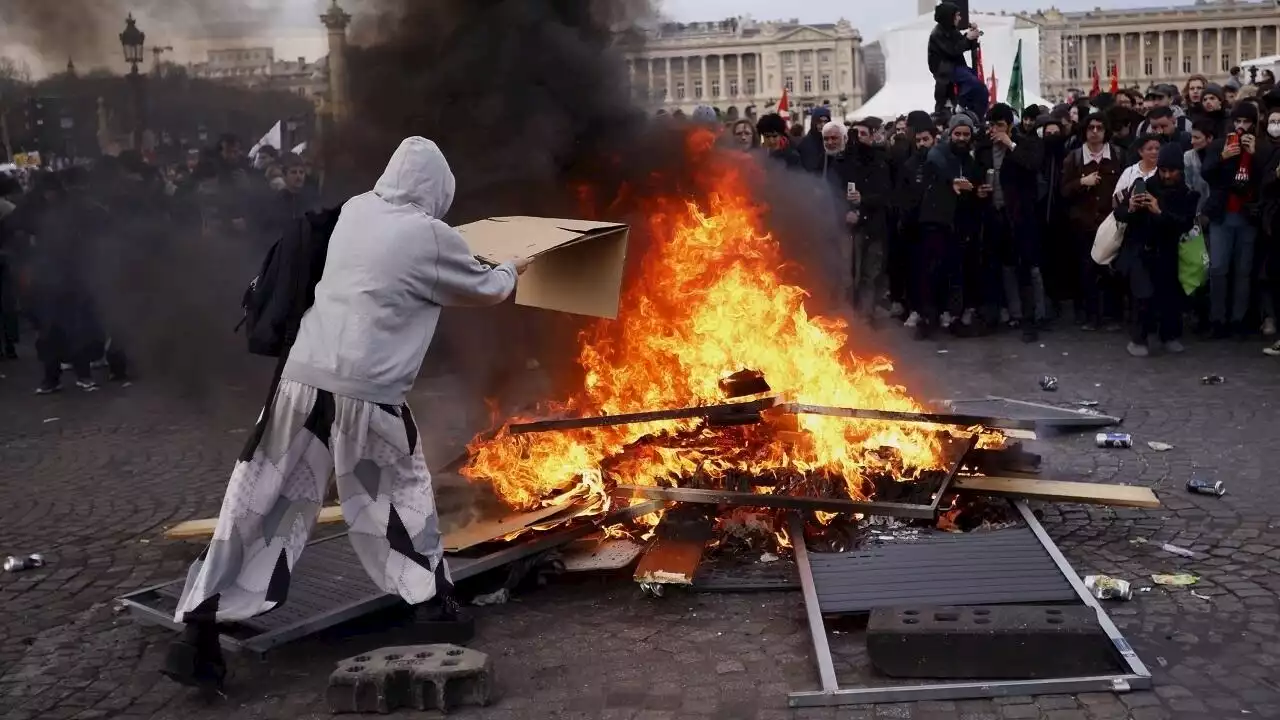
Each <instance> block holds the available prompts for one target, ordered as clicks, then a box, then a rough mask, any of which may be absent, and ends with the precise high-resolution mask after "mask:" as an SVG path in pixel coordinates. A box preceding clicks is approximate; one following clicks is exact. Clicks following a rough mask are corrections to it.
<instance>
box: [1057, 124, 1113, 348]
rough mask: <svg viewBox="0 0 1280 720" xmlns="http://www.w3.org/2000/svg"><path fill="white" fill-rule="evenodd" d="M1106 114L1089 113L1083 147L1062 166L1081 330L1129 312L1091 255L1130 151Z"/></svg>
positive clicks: (1100, 325) (1107, 274) (1110, 277)
mask: <svg viewBox="0 0 1280 720" xmlns="http://www.w3.org/2000/svg"><path fill="white" fill-rule="evenodd" d="M1118 111H1124V112H1128V110H1127V109H1126V108H1119V107H1115V108H1112V109H1111V110H1110V111H1108V112H1106V113H1098V114H1096V115H1090V116H1089V118H1088V119H1087V120H1086V121H1085V124H1084V134H1083V137H1084V140H1083V142H1082V144H1081V146H1080V147H1079V148H1077V149H1075V150H1072V151H1070V152H1068V153H1067V156H1066V158H1065V159H1064V160H1063V163H1062V165H1063V167H1062V197H1063V201H1064V202H1065V203H1066V205H1067V228H1068V232H1069V235H1070V241H1069V242H1068V244H1069V245H1070V247H1071V250H1072V261H1071V264H1070V267H1071V268H1072V269H1073V270H1075V271H1076V273H1077V287H1076V293H1075V300H1076V312H1075V317H1076V319H1077V321H1078V322H1079V323H1080V329H1081V330H1095V329H1098V328H1103V327H1107V326H1109V325H1115V329H1119V325H1118V322H1117V321H1118V319H1119V318H1121V317H1123V316H1124V309H1123V307H1121V302H1120V299H1119V298H1120V295H1121V293H1120V292H1119V287H1118V283H1117V280H1116V278H1114V277H1113V275H1112V273H1111V272H1110V269H1109V268H1105V267H1102V266H1100V265H1098V264H1097V263H1095V262H1094V261H1093V258H1092V257H1090V251H1091V250H1092V249H1093V240H1094V237H1095V236H1096V235H1097V233H1098V227H1099V226H1101V225H1102V221H1103V220H1105V219H1106V218H1107V216H1108V215H1110V214H1111V212H1112V209H1113V207H1114V206H1113V204H1112V200H1111V198H1112V194H1113V193H1115V190H1116V184H1117V183H1118V182H1119V181H1120V175H1121V173H1122V172H1124V169H1125V166H1124V157H1125V151H1124V150H1122V149H1121V148H1119V147H1117V146H1116V145H1114V144H1112V142H1111V132H1110V126H1109V125H1108V124H1107V123H1108V118H1109V117H1110V116H1111V115H1113V114H1114V113H1115V112H1118Z"/></svg>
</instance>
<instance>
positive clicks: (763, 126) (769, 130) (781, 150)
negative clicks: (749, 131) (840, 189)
mask: <svg viewBox="0 0 1280 720" xmlns="http://www.w3.org/2000/svg"><path fill="white" fill-rule="evenodd" d="M756 132H757V133H758V134H759V135H760V136H761V137H764V136H765V135H777V136H778V137H780V138H782V142H783V145H782V146H781V147H778V148H775V149H772V150H768V149H766V150H765V153H766V157H768V158H769V160H771V161H774V162H777V163H780V164H781V165H782V166H783V167H786V168H787V169H788V170H792V169H799V168H800V153H798V152H796V149H795V148H793V147H791V146H790V145H789V144H787V139H786V138H787V122H786V121H785V120H783V119H782V116H781V115H779V114H777V113H766V114H764V115H761V116H760V119H759V120H757V121H756ZM819 139H821V138H819ZM823 154H824V155H825V154H826V153H825V150H824V152H823Z"/></svg>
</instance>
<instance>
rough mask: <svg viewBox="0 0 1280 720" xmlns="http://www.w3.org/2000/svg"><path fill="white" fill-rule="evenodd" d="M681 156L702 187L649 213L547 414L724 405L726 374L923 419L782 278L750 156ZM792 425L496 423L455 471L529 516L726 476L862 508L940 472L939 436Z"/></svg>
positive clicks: (794, 394) (873, 425)
mask: <svg viewBox="0 0 1280 720" xmlns="http://www.w3.org/2000/svg"><path fill="white" fill-rule="evenodd" d="M688 149H689V152H690V153H692V154H693V157H695V158H696V159H697V161H698V162H699V163H700V167H705V169H706V171H705V173H702V174H701V175H700V180H699V182H700V183H704V184H705V186H706V187H705V188H702V189H700V192H699V193H698V196H697V197H690V198H669V197H663V198H655V199H653V200H652V201H650V202H649V207H650V208H651V209H650V211H649V212H648V213H647V215H648V225H649V227H648V229H647V232H648V233H650V234H651V235H652V237H653V238H654V239H655V240H654V242H653V243H652V244H651V245H650V248H649V250H648V252H647V254H646V255H645V257H643V259H642V261H641V263H640V268H641V269H640V272H639V275H638V277H635V278H633V279H632V281H631V282H630V283H629V284H628V287H627V289H626V290H625V291H624V295H623V299H622V309H621V312H620V314H619V319H618V320H616V321H602V322H599V323H598V324H596V325H595V326H594V327H593V328H592V329H591V330H589V331H588V332H586V333H584V334H583V336H582V348H581V351H580V354H579V362H580V363H581V365H582V366H583V368H584V369H585V371H586V373H585V378H586V379H585V383H584V385H583V387H582V388H581V389H580V391H579V392H577V393H576V394H575V395H574V396H573V397H570V398H569V399H568V400H567V401H565V402H559V403H552V404H550V406H549V407H548V408H546V410H548V411H549V413H555V414H564V415H568V416H574V415H600V414H610V415H612V414H618V413H629V412H641V411H647V410H655V409H663V408H675V407H686V406H693V405H703V404H716V403H723V402H725V397H724V394H723V393H722V391H721V389H720V386H719V382H720V380H721V378H724V377H726V376H727V375H729V374H731V373H734V372H736V371H739V370H742V369H744V368H750V369H752V370H759V371H761V372H763V373H764V376H765V378H766V379H767V381H768V383H769V385H770V386H771V387H772V389H773V391H774V392H776V393H780V394H782V395H784V396H785V397H786V398H787V399H788V400H793V401H797V402H802V403H810V404H818V405H828V406H838V407H851V408H875V409H885V410H898V411H908V412H916V411H920V410H921V409H922V408H921V407H920V405H918V404H917V403H916V402H915V401H914V400H912V399H911V398H910V397H909V396H908V395H907V394H906V392H905V390H904V389H903V388H901V387H899V386H897V385H895V384H893V383H892V382H891V381H890V380H889V379H888V378H887V377H886V374H887V373H888V372H889V371H891V370H892V365H891V363H890V362H889V361H888V360H887V359H885V358H882V357H876V358H870V359H866V358H860V357H858V356H856V355H855V354H853V353H852V352H851V351H850V350H849V348H848V339H849V327H848V325H847V324H846V323H845V322H844V321H843V320H840V319H834V318H825V317H815V316H813V315H810V314H809V312H807V311H806V309H805V305H804V303H805V300H806V298H807V297H808V293H807V292H806V291H805V290H804V289H803V288H801V287H799V286H798V285H797V284H793V283H790V282H788V281H787V280H785V279H784V276H785V275H786V274H787V267H786V262H785V260H784V258H783V255H782V250H781V248H780V246H779V243H778V242H777V241H776V240H775V239H774V237H773V236H772V235H770V234H769V233H767V232H765V230H764V229H763V222H762V220H763V217H762V215H763V212H764V208H763V207H761V205H760V204H759V203H758V201H757V200H756V199H754V198H752V197H751V194H750V192H749V191H748V186H749V183H748V181H749V179H750V177H751V175H750V173H753V172H759V169H758V167H756V166H755V164H754V161H753V160H750V159H748V158H747V156H745V155H741V154H737V153H732V154H731V153H728V152H724V151H722V150H719V149H716V148H715V147H714V145H713V142H712V140H711V136H710V134H709V133H694V134H693V135H691V136H690V137H689V139H688ZM798 422H799V425H800V430H801V432H802V433H807V437H806V442H804V443H795V442H787V441H784V440H783V439H782V438H781V437H780V435H779V434H778V433H774V432H771V431H769V430H768V429H767V428H763V427H762V426H753V427H747V428H741V427H739V428H710V427H706V426H705V425H704V424H703V421H701V420H680V421H663V422H654V423H647V424H636V425H621V426H614V427H601V428H586V429H578V430H569V431H559V432H544V433H533V434H523V435H520V434H514V435H513V434H511V433H509V432H508V431H507V428H506V427H504V428H503V429H502V430H501V431H499V433H498V434H497V435H496V436H494V437H491V438H490V439H487V440H477V441H474V442H473V443H472V444H471V446H470V447H469V451H470V453H471V458H470V461H469V463H468V464H467V466H466V467H465V468H464V470H463V473H464V474H465V475H466V476H467V477H469V478H471V479H473V480H487V481H491V482H492V484H493V487H494V489H495V491H496V492H497V494H498V495H499V497H501V498H502V499H503V500H504V501H505V502H507V503H508V504H509V505H511V506H512V507H515V508H520V509H531V508H534V507H538V506H540V505H543V504H545V503H546V502H548V500H549V498H552V497H556V496H563V494H564V493H565V492H568V491H574V492H575V494H577V493H578V492H580V491H581V490H582V488H583V487H584V486H585V487H587V488H588V490H589V492H590V493H591V494H593V495H595V496H597V497H598V498H601V499H602V502H607V501H605V500H603V498H604V497H605V494H606V493H607V490H608V487H609V486H611V485H612V484H614V483H615V482H622V483H627V484H635V485H654V484H658V483H659V481H660V480H666V481H668V482H676V483H678V482H679V481H680V479H682V478H690V477H694V476H696V475H699V474H701V475H703V476H711V477H716V476H721V475H725V474H728V473H733V472H736V473H748V474H752V475H757V476H764V477H769V476H770V475H773V474H776V473H778V472H780V471H788V472H792V473H796V472H798V473H813V472H820V471H825V472H826V473H828V474H829V475H832V476H838V477H842V478H843V479H844V484H845V485H846V486H847V490H848V494H849V496H850V497H853V498H855V499H861V498H864V497H866V495H867V493H866V492H865V490H864V484H863V482H864V479H865V478H867V477H868V476H869V474H870V473H873V472H883V471H886V470H889V471H894V472H895V473H897V474H898V475H899V476H900V477H901V476H902V474H903V473H910V472H913V471H919V470H925V469H932V468H939V467H941V466H942V465H943V460H942V457H943V450H942V445H941V443H940V441H939V440H938V439H937V437H936V435H935V431H936V430H937V428H935V427H930V426H923V425H917V426H912V425H903V424H893V423H886V422H867V421H858V420H849V419H843V418H832V417H820V416H800V417H799V418H798ZM655 435H656V436H659V438H660V439H659V440H658V441H654V438H653V436H655ZM642 438H643V439H644V440H643V441H642ZM663 440H667V441H669V442H664V441H663ZM638 441H639V442H638ZM633 444H634V445H633Z"/></svg>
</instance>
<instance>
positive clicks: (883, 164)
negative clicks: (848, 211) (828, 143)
mask: <svg viewBox="0 0 1280 720" xmlns="http://www.w3.org/2000/svg"><path fill="white" fill-rule="evenodd" d="M840 169H841V175H842V178H843V183H842V186H845V187H847V185H848V183H855V184H856V186H857V188H858V192H859V193H860V194H861V195H862V202H861V203H860V204H859V206H858V216H859V220H858V228H859V229H860V230H862V231H863V232H865V233H867V234H868V235H870V236H871V237H873V238H887V237H888V233H889V224H888V223H889V208H890V207H891V205H892V203H893V179H892V175H891V173H890V172H889V158H888V155H887V153H886V152H885V151H884V150H883V149H881V148H877V147H870V146H867V145H863V144H861V143H858V142H856V141H854V142H852V143H850V144H849V149H848V150H847V151H845V157H844V162H843V163H842V164H841V165H840ZM845 187H842V188H841V189H842V190H844V189H845ZM842 195H843V193H842Z"/></svg>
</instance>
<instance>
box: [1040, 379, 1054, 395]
mask: <svg viewBox="0 0 1280 720" xmlns="http://www.w3.org/2000/svg"><path fill="white" fill-rule="evenodd" d="M1040 389H1041V390H1043V391H1045V392H1057V391H1058V378H1056V377H1054V376H1052V375H1045V376H1044V377H1042V378H1040Z"/></svg>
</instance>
